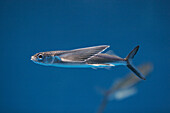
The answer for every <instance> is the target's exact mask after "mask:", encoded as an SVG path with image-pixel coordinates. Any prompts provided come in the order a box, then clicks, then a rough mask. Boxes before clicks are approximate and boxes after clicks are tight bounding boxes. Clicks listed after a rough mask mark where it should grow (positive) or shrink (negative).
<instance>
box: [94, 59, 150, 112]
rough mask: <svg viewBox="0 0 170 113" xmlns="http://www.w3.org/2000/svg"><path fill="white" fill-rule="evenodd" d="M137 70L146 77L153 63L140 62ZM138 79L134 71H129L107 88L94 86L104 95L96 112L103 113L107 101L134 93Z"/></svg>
mask: <svg viewBox="0 0 170 113" xmlns="http://www.w3.org/2000/svg"><path fill="white" fill-rule="evenodd" d="M138 70H139V71H140V72H141V73H142V74H143V75H144V76H145V77H146V76H148V75H149V74H150V73H151V72H152V70H153V64H152V63H150V62H147V63H144V64H141V65H140V66H138ZM140 81H141V79H139V78H138V77H136V76H134V73H129V74H127V75H126V76H125V77H124V78H122V79H119V80H117V81H115V82H114V83H113V85H112V86H111V87H110V88H109V90H104V89H102V88H99V87H96V88H97V90H98V91H99V92H101V94H103V96H104V98H103V100H102V102H101V104H100V106H99V109H98V111H97V113H103V111H104V109H105V107H106V105H107V103H108V101H112V100H123V99H125V98H127V97H130V96H132V95H134V94H136V93H137V88H136V87H135V86H136V85H137V84H138V83H140Z"/></svg>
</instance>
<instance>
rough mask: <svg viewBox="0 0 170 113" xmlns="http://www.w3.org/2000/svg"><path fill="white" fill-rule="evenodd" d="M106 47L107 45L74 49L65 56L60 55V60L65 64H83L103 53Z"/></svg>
mask: <svg viewBox="0 0 170 113" xmlns="http://www.w3.org/2000/svg"><path fill="white" fill-rule="evenodd" d="M108 47H109V46H108V45H103V46H94V47H87V48H81V49H74V50H71V51H68V52H67V53H65V54H62V55H60V58H61V60H62V61H65V62H85V61H87V60H89V59H90V58H92V57H93V56H95V55H97V54H99V53H101V52H103V51H104V50H105V49H107V48H108Z"/></svg>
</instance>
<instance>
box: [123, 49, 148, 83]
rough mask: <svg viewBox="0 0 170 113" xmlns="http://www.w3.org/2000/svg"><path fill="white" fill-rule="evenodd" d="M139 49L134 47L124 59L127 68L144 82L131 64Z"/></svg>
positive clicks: (142, 77)
mask: <svg viewBox="0 0 170 113" xmlns="http://www.w3.org/2000/svg"><path fill="white" fill-rule="evenodd" d="M138 49H139V46H136V47H135V48H134V49H133V50H132V51H131V52H130V53H129V54H128V56H127V57H126V58H125V60H126V61H127V67H128V68H129V69H130V70H131V71H132V72H134V73H135V74H136V75H137V76H138V77H139V78H141V79H143V80H146V79H145V77H144V76H143V75H142V74H141V73H140V72H139V71H138V70H137V69H136V68H135V67H134V66H133V65H132V64H131V62H132V59H133V57H134V56H135V55H136V53H137V51H138Z"/></svg>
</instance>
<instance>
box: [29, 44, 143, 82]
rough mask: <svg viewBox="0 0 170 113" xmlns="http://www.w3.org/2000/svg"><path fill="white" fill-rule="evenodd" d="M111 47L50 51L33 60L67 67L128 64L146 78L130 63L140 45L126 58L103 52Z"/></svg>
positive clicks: (138, 74) (34, 56) (36, 55)
mask: <svg viewBox="0 0 170 113" xmlns="http://www.w3.org/2000/svg"><path fill="white" fill-rule="evenodd" d="M107 48H109V46H108V45H102V46H94V47H87V48H80V49H74V50H65V51H49V52H40V53H36V54H35V55H33V56H32V57H31V60H32V61H33V62H35V63H37V64H41V65H45V66H56V67H67V68H101V67H102V68H103V67H113V66H116V65H127V67H128V68H129V69H131V70H132V71H133V72H134V73H136V74H137V76H139V77H140V78H142V79H145V78H144V77H143V76H142V75H141V74H140V72H139V71H137V70H136V69H135V68H134V67H133V66H132V65H131V63H130V61H131V59H133V57H134V55H135V54H136V52H137V51H138V48H139V46H137V47H136V48H135V49H134V50H132V51H131V52H130V54H129V55H128V56H127V57H126V58H121V57H118V56H116V55H109V54H106V53H105V54H103V53H102V52H103V51H105V50H106V49H107Z"/></svg>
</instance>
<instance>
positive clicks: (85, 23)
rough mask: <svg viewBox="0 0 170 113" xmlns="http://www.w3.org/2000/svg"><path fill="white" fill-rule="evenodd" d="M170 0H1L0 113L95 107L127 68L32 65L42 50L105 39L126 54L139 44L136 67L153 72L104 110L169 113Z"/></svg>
mask: <svg viewBox="0 0 170 113" xmlns="http://www.w3.org/2000/svg"><path fill="white" fill-rule="evenodd" d="M169 6H170V2H169V1H166V0H156V1H155V0H137V1H136V0H130V1H126V0H125V1H120V0H106V1H105V0H74V1H65V0H50V1H47V0H27V1H26V0H1V1H0V51H1V54H0V56H1V67H0V71H1V74H0V77H1V78H0V84H1V85H0V112H6V113H14V112H15V113H40V112H42V113H54V112H55V113H95V112H96V110H97V108H98V106H99V105H100V102H101V100H102V96H101V95H100V94H99V93H98V92H96V90H95V87H96V86H101V87H104V88H106V89H107V88H109V87H110V86H111V84H112V82H113V81H114V80H116V79H118V78H122V77H123V76H124V75H125V74H126V73H128V72H129V70H128V69H127V68H126V67H124V66H119V67H115V68H113V69H111V70H106V69H98V70H94V69H68V68H56V67H46V66H41V65H37V64H35V63H33V62H32V61H31V60H30V57H31V56H32V55H33V54H35V53H37V52H41V51H51V50H65V49H67V50H69V49H75V48H80V47H87V46H95V45H103V44H108V45H110V46H111V47H110V48H109V49H110V50H113V51H114V52H115V53H116V54H117V55H119V56H121V57H125V56H126V55H127V54H128V53H129V52H130V51H131V50H132V49H133V48H134V47H135V46H137V45H140V50H139V52H138V53H137V55H136V56H135V58H134V61H133V62H134V65H139V64H142V63H144V62H148V61H150V62H152V63H153V64H154V71H153V72H152V74H151V75H150V76H149V77H148V78H147V80H146V81H144V82H143V83H141V84H139V85H138V90H139V91H138V93H137V94H136V95H134V96H132V97H130V98H127V99H125V100H123V101H111V102H110V103H109V104H108V106H107V107H106V109H105V113H132V112H133V113H163V112H167V113H168V112H170V82H169V81H170V74H169V72H170V71H169V69H170V66H169V63H170V60H169V58H170V51H169V50H170V7H169Z"/></svg>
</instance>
